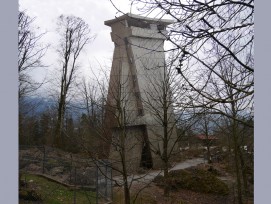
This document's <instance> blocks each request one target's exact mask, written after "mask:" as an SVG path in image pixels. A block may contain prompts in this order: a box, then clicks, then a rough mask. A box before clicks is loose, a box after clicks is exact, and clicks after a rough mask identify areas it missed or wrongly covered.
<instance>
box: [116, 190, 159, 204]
mask: <svg viewBox="0 0 271 204" xmlns="http://www.w3.org/2000/svg"><path fill="white" fill-rule="evenodd" d="M134 199H135V195H134V194H133V193H131V203H133V201H134ZM143 203H146V204H157V201H156V200H155V199H154V198H152V197H151V196H150V195H146V194H142V195H139V196H138V197H137V199H136V201H135V203H134V204H143ZM112 204H124V193H123V191H118V192H114V195H113V202H112Z"/></svg>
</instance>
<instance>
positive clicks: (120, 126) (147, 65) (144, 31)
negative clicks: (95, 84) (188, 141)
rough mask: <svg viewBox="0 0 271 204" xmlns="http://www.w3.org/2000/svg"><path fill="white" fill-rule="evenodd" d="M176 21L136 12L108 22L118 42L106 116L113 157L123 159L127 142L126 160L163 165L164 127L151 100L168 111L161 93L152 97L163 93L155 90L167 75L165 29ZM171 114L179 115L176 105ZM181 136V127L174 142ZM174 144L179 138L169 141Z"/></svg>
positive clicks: (133, 166)
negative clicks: (121, 150) (159, 98)
mask: <svg viewBox="0 0 271 204" xmlns="http://www.w3.org/2000/svg"><path fill="white" fill-rule="evenodd" d="M171 23H173V21H171V20H163V19H155V18H145V17H142V16H138V15H134V14H130V13H129V14H125V15H123V16H120V17H118V18H116V19H112V20H108V21H105V25H107V26H110V27H111V28H112V32H111V39H112V41H113V42H114V44H115V49H114V55H113V62H112V68H111V73H110V81H109V89H108V97H107V110H106V116H105V118H106V123H107V125H108V126H110V130H111V132H110V135H111V141H112V144H113V145H111V148H110V151H109V158H110V159H111V161H112V162H114V161H116V163H118V161H120V155H119V153H118V148H119V147H118V145H117V144H120V143H122V144H125V148H126V158H125V160H126V163H127V164H128V165H127V166H129V167H130V168H131V170H136V169H138V168H139V167H146V168H151V167H161V166H162V164H163V163H162V161H161V159H160V158H159V156H158V152H157V151H159V149H161V148H162V147H163V142H162V140H161V137H162V136H163V127H162V125H161V124H159V123H158V122H157V119H155V117H154V115H153V112H154V111H153V110H152V111H150V108H149V105H150V104H152V105H153V106H154V107H155V106H157V108H156V110H157V111H162V110H160V109H161V107H159V105H158V103H157V101H156V99H155V98H156V97H155V95H154V96H153V97H151V98H150V97H148V95H149V93H153V94H157V90H156V91H154V89H158V88H159V83H163V80H164V72H165V55H164V52H163V51H164V48H163V47H164V40H165V39H166V38H165V35H166V29H165V28H166V26H167V25H169V24H171ZM154 82H155V83H157V85H155V83H154ZM147 93H148V94H147ZM151 100H153V101H151ZM146 102H148V104H149V105H147V103H146ZM168 116H169V117H171V120H174V117H173V109H172V107H170V109H169V113H168ZM169 128H171V127H169ZM124 132H125V136H124V135H123V133H124ZM123 137H125V138H123ZM176 137H177V135H176V129H175V128H173V130H172V131H171V138H172V141H174V139H176ZM170 145H173V142H169V146H170Z"/></svg>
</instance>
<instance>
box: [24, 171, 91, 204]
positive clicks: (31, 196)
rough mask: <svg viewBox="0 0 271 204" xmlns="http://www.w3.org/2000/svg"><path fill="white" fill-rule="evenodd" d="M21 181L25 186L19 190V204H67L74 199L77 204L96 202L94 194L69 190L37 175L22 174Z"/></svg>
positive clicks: (86, 191)
mask: <svg viewBox="0 0 271 204" xmlns="http://www.w3.org/2000/svg"><path fill="white" fill-rule="evenodd" d="M21 179H23V180H24V181H26V185H25V186H22V187H21V188H20V197H21V199H20V203H25V202H27V201H29V200H32V201H33V200H34V201H35V200H39V199H41V200H42V203H48V204H62V203H65V204H66V203H67V204H69V203H74V199H76V203H77V204H87V203H95V202H96V194H95V192H91V191H89V190H79V189H76V190H75V189H71V188H68V187H66V186H63V185H61V184H59V183H56V182H54V181H50V180H48V179H46V178H43V177H41V176H37V175H30V174H24V175H22V177H21ZM23 198H24V199H23ZM25 199H28V200H25Z"/></svg>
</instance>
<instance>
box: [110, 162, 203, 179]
mask: <svg viewBox="0 0 271 204" xmlns="http://www.w3.org/2000/svg"><path fill="white" fill-rule="evenodd" d="M202 163H204V159H203V158H195V159H189V160H185V161H183V162H180V163H177V164H175V165H174V166H173V167H172V168H171V169H170V170H169V171H172V170H179V169H186V168H189V167H192V166H197V165H198V164H202ZM158 175H164V173H163V171H162V170H151V171H149V172H147V173H145V174H140V175H131V176H129V177H128V181H129V183H130V182H131V181H133V182H138V183H145V184H148V183H150V182H151V181H152V180H153V179H154V178H155V177H156V176H158ZM113 179H114V180H115V181H117V182H118V183H119V184H121V183H122V182H123V181H122V176H115V177H113Z"/></svg>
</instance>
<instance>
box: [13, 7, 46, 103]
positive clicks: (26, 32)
mask: <svg viewBox="0 0 271 204" xmlns="http://www.w3.org/2000/svg"><path fill="white" fill-rule="evenodd" d="M34 20H35V18H31V17H29V16H28V15H27V14H26V13H25V11H20V12H19V16H18V72H19V99H21V98H22V97H23V96H26V95H29V94H32V93H33V92H34V91H36V90H37V89H38V88H39V87H40V86H41V85H42V83H39V82H36V81H35V80H33V79H32V78H31V72H32V71H33V70H34V69H38V68H41V67H44V65H43V64H42V61H41V60H42V57H43V56H44V54H45V52H46V50H47V48H48V45H45V46H43V45H42V43H41V38H42V37H43V36H44V34H45V33H41V34H37V32H36V31H37V30H38V28H35V27H34V26H33V23H34Z"/></svg>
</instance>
